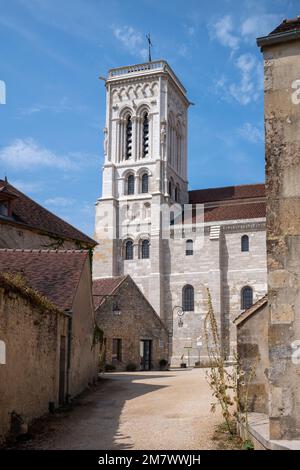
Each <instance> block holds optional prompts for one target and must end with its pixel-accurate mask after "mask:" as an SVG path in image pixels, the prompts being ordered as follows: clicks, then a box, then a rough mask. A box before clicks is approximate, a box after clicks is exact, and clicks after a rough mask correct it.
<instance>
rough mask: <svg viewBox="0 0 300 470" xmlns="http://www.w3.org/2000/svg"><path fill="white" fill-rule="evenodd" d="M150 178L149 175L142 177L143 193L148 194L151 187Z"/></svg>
mask: <svg viewBox="0 0 300 470" xmlns="http://www.w3.org/2000/svg"><path fill="white" fill-rule="evenodd" d="M148 183H149V178H148V175H147V173H144V174H143V176H142V193H147V192H148V186H149V184H148Z"/></svg>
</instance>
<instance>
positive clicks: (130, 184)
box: [127, 175, 134, 195]
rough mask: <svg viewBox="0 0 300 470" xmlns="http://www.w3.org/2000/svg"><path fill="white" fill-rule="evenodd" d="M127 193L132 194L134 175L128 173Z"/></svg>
mask: <svg viewBox="0 0 300 470" xmlns="http://www.w3.org/2000/svg"><path fill="white" fill-rule="evenodd" d="M127 194H128V195H132V194H134V175H129V176H128V179H127Z"/></svg>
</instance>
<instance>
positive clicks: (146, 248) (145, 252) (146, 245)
mask: <svg viewBox="0 0 300 470" xmlns="http://www.w3.org/2000/svg"><path fill="white" fill-rule="evenodd" d="M149 257H150V242H149V240H143V241H142V259H148V258H149Z"/></svg>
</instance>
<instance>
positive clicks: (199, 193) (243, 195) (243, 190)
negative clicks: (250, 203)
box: [189, 184, 265, 204]
mask: <svg viewBox="0 0 300 470" xmlns="http://www.w3.org/2000/svg"><path fill="white" fill-rule="evenodd" d="M257 197H265V185H264V184H244V185H240V186H226V187H223V188H208V189H196V190H194V191H189V203H190V204H197V203H198V204H201V203H202V204H203V203H205V202H214V201H225V200H226V201H227V200H236V199H252V198H257Z"/></svg>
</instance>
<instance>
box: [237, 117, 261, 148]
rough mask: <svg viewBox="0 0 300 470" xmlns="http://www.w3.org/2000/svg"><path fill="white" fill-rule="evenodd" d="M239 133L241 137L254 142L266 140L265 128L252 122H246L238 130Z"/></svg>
mask: <svg viewBox="0 0 300 470" xmlns="http://www.w3.org/2000/svg"><path fill="white" fill-rule="evenodd" d="M237 133H238V135H239V136H240V137H242V138H243V139H245V140H247V141H248V142H250V143H252V144H258V143H260V142H263V141H264V132H263V130H262V129H259V128H258V127H256V126H253V124H251V123H250V122H245V124H244V125H243V126H242V127H240V128H239V129H238V130H237Z"/></svg>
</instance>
